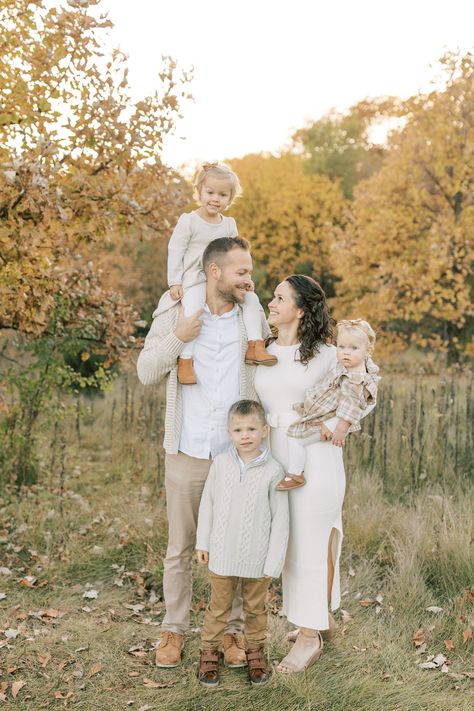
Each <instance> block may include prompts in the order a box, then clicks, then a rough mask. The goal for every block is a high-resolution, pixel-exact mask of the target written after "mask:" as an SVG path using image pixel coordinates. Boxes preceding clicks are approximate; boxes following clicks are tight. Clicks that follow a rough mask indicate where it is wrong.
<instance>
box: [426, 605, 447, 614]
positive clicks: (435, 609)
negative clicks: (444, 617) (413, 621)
mask: <svg viewBox="0 0 474 711" xmlns="http://www.w3.org/2000/svg"><path fill="white" fill-rule="evenodd" d="M425 609H426V611H427V612H433V613H434V614H435V615H437V614H438V613H440V612H443V608H442V607H436V605H430V607H427V608H425Z"/></svg>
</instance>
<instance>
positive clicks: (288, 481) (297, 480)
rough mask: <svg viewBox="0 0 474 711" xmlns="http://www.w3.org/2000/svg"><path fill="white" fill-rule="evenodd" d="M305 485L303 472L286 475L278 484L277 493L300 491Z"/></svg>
mask: <svg viewBox="0 0 474 711" xmlns="http://www.w3.org/2000/svg"><path fill="white" fill-rule="evenodd" d="M305 484H306V479H305V478H304V474H303V472H301V474H286V475H285V478H284V479H281V480H280V481H279V482H278V484H277V485H276V487H275V489H276V490H277V491H291V489H298V488H299V487H300V486H304V485H305Z"/></svg>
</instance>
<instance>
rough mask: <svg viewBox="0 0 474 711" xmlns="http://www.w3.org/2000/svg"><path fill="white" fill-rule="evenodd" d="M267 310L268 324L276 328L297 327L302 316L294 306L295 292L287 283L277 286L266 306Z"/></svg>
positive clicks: (283, 282) (301, 311)
mask: <svg viewBox="0 0 474 711" xmlns="http://www.w3.org/2000/svg"><path fill="white" fill-rule="evenodd" d="M268 310H269V312H270V313H269V316H268V323H269V324H270V325H271V326H276V328H281V326H289V325H291V324H295V325H297V324H298V322H299V320H300V319H301V318H302V317H303V314H304V311H303V309H300V308H298V307H297V306H296V303H295V292H294V291H293V287H292V286H291V285H290V284H289V283H288V282H287V281H282V282H281V284H278V286H277V288H276V289H275V291H274V293H273V299H272V300H271V301H270V303H269V304H268Z"/></svg>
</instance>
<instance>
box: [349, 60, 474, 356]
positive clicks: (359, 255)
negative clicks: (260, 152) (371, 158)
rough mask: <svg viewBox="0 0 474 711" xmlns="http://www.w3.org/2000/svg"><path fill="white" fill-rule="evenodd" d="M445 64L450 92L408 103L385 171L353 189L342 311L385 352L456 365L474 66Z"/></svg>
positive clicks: (468, 220)
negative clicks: (437, 357)
mask: <svg viewBox="0 0 474 711" xmlns="http://www.w3.org/2000/svg"><path fill="white" fill-rule="evenodd" d="M443 63H444V66H445V69H446V70H447V72H448V74H449V78H448V81H447V85H446V87H445V88H444V89H443V90H441V91H440V90H437V91H433V92H431V93H430V94H428V95H427V96H421V95H420V96H417V97H414V98H413V99H410V100H409V101H407V102H405V103H404V105H403V108H404V112H405V117H406V123H405V125H404V127H403V128H402V129H401V130H400V131H399V132H398V133H395V134H394V135H393V136H392V139H391V142H390V146H389V152H388V157H387V158H386V160H385V164H384V166H383V168H382V169H381V170H380V172H379V173H377V174H376V175H374V176H373V177H372V178H371V179H369V180H367V181H366V182H364V183H361V184H359V185H358V187H357V188H356V191H355V200H354V202H353V204H352V206H351V210H350V215H349V217H348V225H347V227H346V229H345V231H344V234H343V235H341V241H342V244H343V245H344V249H343V250H342V251H339V250H338V256H339V258H338V260H337V262H335V264H336V265H337V272H338V275H339V276H340V277H341V282H340V283H339V284H338V288H337V294H338V296H337V299H336V301H335V305H336V309H337V313H338V314H344V316H345V317H347V316H351V315H355V316H363V317H364V318H367V319H368V320H369V321H371V322H373V324H374V326H376V327H379V328H380V329H381V330H382V331H383V333H384V334H385V342H386V344H387V345H388V344H390V345H391V343H390V341H391V339H394V338H395V340H396V341H397V342H398V344H399V345H400V343H401V344H403V346H407V345H409V344H410V343H412V344H415V345H419V346H423V347H426V348H428V349H429V348H435V349H442V350H447V351H449V353H450V356H451V358H456V357H457V354H458V353H459V351H461V350H462V348H463V347H464V344H465V343H466V341H469V339H470V336H469V327H468V324H469V321H470V320H471V319H472V315H473V310H472V301H471V293H470V292H471V282H470V279H471V277H470V274H471V272H470V270H471V265H472V260H473V256H474V255H473V234H474V205H473V198H472V190H473V182H472V181H473V175H474V64H473V59H472V57H471V56H470V55H468V56H467V57H464V58H459V57H453V56H447V57H445V58H444V60H443ZM471 323H472V320H471ZM389 334H390V338H389Z"/></svg>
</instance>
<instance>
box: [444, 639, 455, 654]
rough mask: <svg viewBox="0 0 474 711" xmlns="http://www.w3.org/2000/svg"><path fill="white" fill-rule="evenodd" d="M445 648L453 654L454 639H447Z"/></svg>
mask: <svg viewBox="0 0 474 711" xmlns="http://www.w3.org/2000/svg"><path fill="white" fill-rule="evenodd" d="M444 646H445V647H446V649H447V650H448V652H452V651H453V650H454V642H453V640H452V639H445V640H444Z"/></svg>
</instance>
